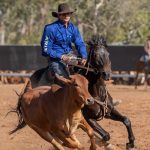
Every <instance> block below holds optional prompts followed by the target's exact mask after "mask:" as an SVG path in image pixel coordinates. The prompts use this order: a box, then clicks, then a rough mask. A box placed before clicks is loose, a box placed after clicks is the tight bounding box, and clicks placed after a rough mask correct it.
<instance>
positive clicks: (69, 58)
mask: <svg viewBox="0 0 150 150" xmlns="http://www.w3.org/2000/svg"><path fill="white" fill-rule="evenodd" d="M71 59H72V57H71V56H68V55H66V54H64V55H62V56H61V60H63V61H64V62H69V61H70V60H71Z"/></svg>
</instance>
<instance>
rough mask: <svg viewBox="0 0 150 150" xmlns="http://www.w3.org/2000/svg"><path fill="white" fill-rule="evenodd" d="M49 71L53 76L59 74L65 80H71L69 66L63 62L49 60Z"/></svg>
mask: <svg viewBox="0 0 150 150" xmlns="http://www.w3.org/2000/svg"><path fill="white" fill-rule="evenodd" d="M48 65H49V71H50V72H51V73H52V74H58V75H60V76H63V77H65V78H69V72H68V71H67V66H66V64H65V63H64V62H62V61H61V60H49V62H48Z"/></svg>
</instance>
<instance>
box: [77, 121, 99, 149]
mask: <svg viewBox="0 0 150 150" xmlns="http://www.w3.org/2000/svg"><path fill="white" fill-rule="evenodd" d="M80 123H81V125H80V127H81V128H82V129H83V130H84V131H85V132H86V133H87V134H88V136H89V137H90V141H91V146H90V150H96V144H95V137H94V132H93V129H92V128H91V127H90V125H89V124H88V123H87V121H86V120H85V119H84V118H82V120H81V122H80Z"/></svg>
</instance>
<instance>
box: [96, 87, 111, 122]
mask: <svg viewBox="0 0 150 150" xmlns="http://www.w3.org/2000/svg"><path fill="white" fill-rule="evenodd" d="M94 101H95V102H96V103H97V104H99V105H100V106H101V108H102V109H101V111H102V115H101V117H100V118H99V119H97V120H102V119H103V118H104V117H105V115H106V113H107V112H108V91H107V89H106V87H105V99H104V101H103V102H102V101H100V98H99V97H95V98H94Z"/></svg>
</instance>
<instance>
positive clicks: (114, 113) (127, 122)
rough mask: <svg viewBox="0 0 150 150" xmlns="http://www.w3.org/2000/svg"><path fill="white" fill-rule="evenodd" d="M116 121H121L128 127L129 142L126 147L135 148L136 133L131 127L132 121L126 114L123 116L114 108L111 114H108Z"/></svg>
mask: <svg viewBox="0 0 150 150" xmlns="http://www.w3.org/2000/svg"><path fill="white" fill-rule="evenodd" d="M106 117H107V118H110V119H112V120H115V121H121V122H122V123H123V124H124V125H125V126H126V128H127V131H128V138H129V143H127V144H126V148H127V149H129V148H134V140H135V137H134V134H133V131H132V127H131V121H130V120H129V118H127V117H126V116H122V115H121V114H120V113H119V112H118V111H117V110H116V109H112V111H111V113H110V116H106Z"/></svg>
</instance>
